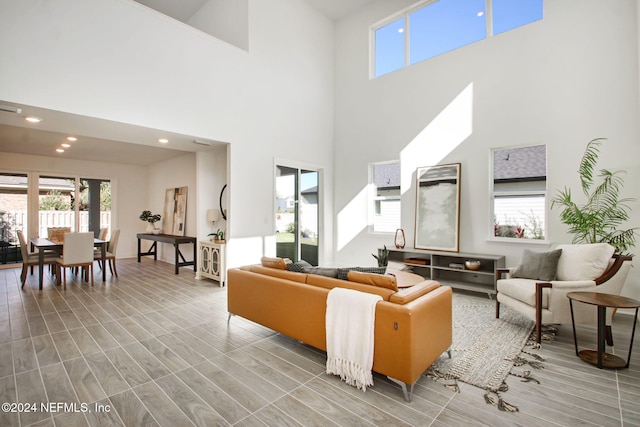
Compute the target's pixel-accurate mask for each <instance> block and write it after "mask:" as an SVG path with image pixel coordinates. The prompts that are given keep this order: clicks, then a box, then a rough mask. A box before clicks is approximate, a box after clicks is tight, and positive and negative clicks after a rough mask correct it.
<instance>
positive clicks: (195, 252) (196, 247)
mask: <svg viewBox="0 0 640 427" xmlns="http://www.w3.org/2000/svg"><path fill="white" fill-rule="evenodd" d="M197 258H198V245H197V244H196V242H193V271H195V272H196V273H197V272H198V263H197V262H196V260H197Z"/></svg>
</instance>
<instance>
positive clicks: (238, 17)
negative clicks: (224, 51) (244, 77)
mask: <svg viewBox="0 0 640 427" xmlns="http://www.w3.org/2000/svg"><path fill="white" fill-rule="evenodd" d="M248 13H249V1H248V0H209V1H208V2H206V3H205V4H204V5H203V6H202V7H201V8H200V10H198V12H196V13H195V14H194V15H193V16H192V17H191V18H190V19H189V22H188V24H189V25H191V26H193V27H195V28H198V29H200V30H202V31H204V32H206V33H209V34H211V35H212V36H214V37H217V38H219V39H220V40H224V41H226V42H228V43H231V44H232V45H234V46H237V47H239V48H241V49H244V50H249V28H248V26H249V24H248V21H249V18H248Z"/></svg>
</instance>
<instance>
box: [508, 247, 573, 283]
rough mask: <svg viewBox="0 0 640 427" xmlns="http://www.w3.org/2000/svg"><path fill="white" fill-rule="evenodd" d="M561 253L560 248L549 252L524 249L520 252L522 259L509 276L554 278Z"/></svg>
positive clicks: (548, 279)
mask: <svg viewBox="0 0 640 427" xmlns="http://www.w3.org/2000/svg"><path fill="white" fill-rule="evenodd" d="M561 254H562V249H555V250H553V251H550V252H534V251H532V250H529V249H525V250H524V252H522V261H520V265H519V266H518V267H517V268H516V269H515V270H514V271H513V272H512V273H511V277H520V278H523V279H533V280H544V281H550V280H555V279H556V271H557V270H558V260H559V259H560V255H561Z"/></svg>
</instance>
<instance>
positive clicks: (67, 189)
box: [38, 175, 77, 237]
mask: <svg viewBox="0 0 640 427" xmlns="http://www.w3.org/2000/svg"><path fill="white" fill-rule="evenodd" d="M38 192H39V196H38V203H39V208H38V210H39V212H38V214H39V215H38V235H39V236H40V237H48V235H49V231H48V230H49V228H61V227H66V228H69V229H70V230H71V231H77V230H76V214H75V203H76V179H75V178H74V177H56V176H44V175H41V176H40V178H39V180H38Z"/></svg>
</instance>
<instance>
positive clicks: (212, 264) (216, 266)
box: [196, 241, 227, 287]
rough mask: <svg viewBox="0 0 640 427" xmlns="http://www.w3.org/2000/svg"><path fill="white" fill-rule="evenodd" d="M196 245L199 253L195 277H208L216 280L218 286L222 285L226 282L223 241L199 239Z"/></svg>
mask: <svg viewBox="0 0 640 427" xmlns="http://www.w3.org/2000/svg"><path fill="white" fill-rule="evenodd" d="M198 246H199V247H200V250H199V252H200V254H199V256H198V272H197V273H196V279H201V278H202V277H208V278H209V279H213V280H217V281H218V283H219V284H220V287H224V286H225V285H226V284H227V268H226V264H225V253H224V248H225V245H224V243H218V242H206V241H200V242H199V244H198Z"/></svg>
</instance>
